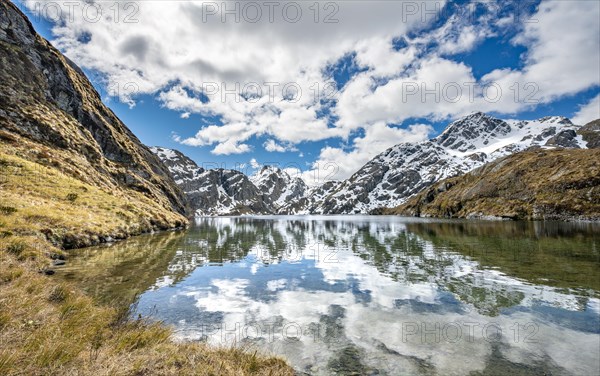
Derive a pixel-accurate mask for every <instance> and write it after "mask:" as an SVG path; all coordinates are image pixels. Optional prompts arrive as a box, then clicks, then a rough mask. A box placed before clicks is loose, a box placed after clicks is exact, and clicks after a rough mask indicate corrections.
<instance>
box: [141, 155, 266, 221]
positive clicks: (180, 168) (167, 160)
mask: <svg viewBox="0 0 600 376" xmlns="http://www.w3.org/2000/svg"><path fill="white" fill-rule="evenodd" d="M151 150H152V152H154V153H155V154H156V155H157V156H158V157H159V158H160V159H161V160H162V161H163V163H164V164H165V165H166V166H167V167H168V168H169V171H170V172H171V175H172V176H173V179H174V180H175V182H176V183H177V185H179V187H180V188H181V189H182V190H183V193H184V194H185V195H186V197H187V198H188V201H189V204H190V206H191V207H192V209H193V210H194V211H195V214H196V215H197V216H214V215H240V214H271V213H273V210H272V208H271V206H270V205H268V203H267V202H265V201H264V200H263V194H262V192H260V191H259V190H258V188H256V186H255V185H254V184H252V182H251V181H250V179H249V178H248V176H246V175H245V174H243V173H241V172H240V171H236V170H226V169H222V168H221V169H208V170H207V169H204V168H202V167H198V165H197V164H196V163H195V162H194V161H192V160H191V159H189V158H188V157H186V156H185V155H183V154H182V153H181V152H179V151H177V150H172V149H167V148H161V147H153V148H151Z"/></svg>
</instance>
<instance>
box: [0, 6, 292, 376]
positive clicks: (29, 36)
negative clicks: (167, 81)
mask: <svg viewBox="0 0 600 376" xmlns="http://www.w3.org/2000/svg"><path fill="white" fill-rule="evenodd" d="M186 214H187V207H186V204H185V201H184V198H183V195H182V193H181V191H180V189H179V188H178V187H177V186H176V185H175V183H174V182H173V180H172V178H171V177H170V176H169V174H168V170H167V169H166V167H165V166H164V165H163V164H162V163H161V162H160V161H159V160H158V158H156V156H154V154H152V153H151V152H150V150H149V149H148V148H147V147H145V146H144V145H142V144H141V143H140V142H139V140H138V139H137V138H136V137H135V136H134V135H133V134H132V133H131V132H130V131H129V130H128V129H127V128H126V127H125V125H123V123H122V122H121V121H120V120H119V119H118V118H117V117H116V116H115V115H114V114H113V113H112V112H111V111H110V110H109V109H108V108H107V107H105V106H104V105H103V104H102V102H101V100H100V97H99V95H98V93H97V92H96V91H95V90H94V89H93V87H92V85H91V84H90V82H89V81H88V80H87V79H86V77H85V76H84V75H83V73H82V72H81V71H80V70H79V69H78V68H77V67H76V66H75V65H74V64H73V63H71V62H70V61H68V60H67V59H66V58H65V57H64V56H62V55H61V54H60V53H59V52H58V51H57V50H56V49H54V48H53V47H52V46H51V45H50V44H49V43H48V42H47V41H45V40H44V39H43V38H41V37H40V36H38V35H37V34H36V33H35V31H34V30H33V28H32V26H31V24H30V23H29V21H28V20H27V19H26V17H25V16H24V15H23V14H22V13H21V12H20V11H19V10H18V9H17V8H16V7H15V6H14V5H13V4H12V3H10V2H8V1H6V0H0V374H1V375H47V374H52V375H58V374H61V375H63V374H64V375H74V374H78V375H125V374H127V375H132V374H139V375H142V374H165V375H169V374H172V375H178V374H199V375H250V374H265V375H269V374H272V375H277V374H282V375H286V374H291V371H290V369H289V368H288V367H287V366H286V365H285V363H284V362H283V361H282V360H279V359H275V358H266V357H262V356H259V355H256V354H254V355H253V354H252V353H248V352H242V351H240V350H239V349H217V348H209V347H207V346H205V345H202V344H175V343H173V342H172V341H171V340H170V339H171V332H170V329H169V328H166V327H163V326H162V325H160V324H152V323H148V322H145V321H143V320H133V321H132V320H129V319H128V315H127V309H126V308H127V304H125V305H124V306H125V309H120V308H118V307H111V306H106V305H100V304H99V303H98V302H96V301H94V300H92V299H91V298H90V297H87V296H85V295H84V294H83V293H82V292H81V291H80V290H79V287H78V286H77V285H75V284H70V283H64V282H63V283H61V282H59V281H57V280H55V279H54V278H53V277H52V272H53V271H52V268H53V267H55V265H58V264H60V263H63V262H64V261H63V260H62V259H64V257H65V255H64V252H63V250H64V249H66V248H77V247H83V246H87V245H92V244H97V243H101V242H108V241H112V240H116V239H123V238H126V237H128V236H131V235H137V234H140V233H143V232H149V231H153V230H164V229H169V228H176V227H180V226H185V225H186V224H187V218H186V217H185V215H186ZM66 262H67V263H68V262H69V260H67V261H66Z"/></svg>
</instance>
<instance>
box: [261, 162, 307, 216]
mask: <svg viewBox="0 0 600 376" xmlns="http://www.w3.org/2000/svg"><path fill="white" fill-rule="evenodd" d="M250 181H252V183H254V185H255V186H256V187H257V188H258V189H259V190H260V191H261V192H262V193H263V195H264V196H265V201H268V202H270V203H271V204H272V206H273V210H274V211H275V212H278V211H279V209H280V208H282V207H283V206H285V205H291V204H293V203H295V202H296V201H297V200H298V199H300V198H302V197H304V196H305V195H306V194H307V192H308V186H307V185H306V183H305V182H304V180H302V179H301V178H300V177H295V178H292V177H291V176H290V175H289V174H288V173H286V172H285V171H283V170H281V169H280V168H277V167H275V166H263V167H262V168H261V169H260V170H259V171H258V172H257V173H256V174H254V175H252V176H251V177H250Z"/></svg>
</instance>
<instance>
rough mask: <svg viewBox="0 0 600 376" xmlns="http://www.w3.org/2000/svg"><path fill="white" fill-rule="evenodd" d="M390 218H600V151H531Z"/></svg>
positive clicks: (438, 190)
mask: <svg viewBox="0 0 600 376" xmlns="http://www.w3.org/2000/svg"><path fill="white" fill-rule="evenodd" d="M386 212H387V213H388V214H401V215H409V216H423V217H426V216H432V217H457V218H469V217H484V216H493V217H504V218H511V219H559V220H570V219H591V220H598V219H600V149H589V150H574V149H570V150H566V149H564V150H561V149H557V150H541V149H538V150H529V151H525V152H522V153H517V154H514V155H511V156H508V157H505V158H502V159H500V160H498V161H495V162H492V163H489V164H487V165H485V166H483V167H481V168H478V169H476V170H474V171H472V172H470V173H467V174H465V175H462V176H459V177H455V178H450V179H446V180H443V181H441V182H439V183H437V184H435V185H433V186H432V187H429V188H427V189H425V190H423V191H422V192H420V193H419V194H418V195H416V196H414V197H412V198H411V199H410V200H408V202H406V203H405V204H404V205H401V206H399V207H397V208H393V209H388V210H387V211H386Z"/></svg>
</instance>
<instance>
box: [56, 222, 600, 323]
mask: <svg viewBox="0 0 600 376" xmlns="http://www.w3.org/2000/svg"><path fill="white" fill-rule="evenodd" d="M593 226H594V225H593V224H567V223H560V224H558V223H543V222H466V221H464V222H460V221H452V222H448V221H442V222H439V221H438V222H425V221H410V222H402V221H393V220H392V221H390V220H385V219H384V218H381V217H380V218H379V219H378V218H377V217H362V218H361V217H354V218H352V219H351V220H346V219H344V218H341V217H340V218H337V217H321V218H319V220H306V219H303V218H299V217H292V218H281V217H279V218H278V217H275V218H270V219H269V218H265V219H256V218H248V217H246V218H244V217H241V218H202V219H198V220H197V226H195V227H193V228H192V229H191V230H189V231H188V232H186V233H167V234H157V235H153V236H142V237H139V238H135V239H132V240H129V241H126V242H123V243H119V244H114V245H112V246H110V247H104V248H102V247H101V248H95V249H89V250H86V251H83V252H84V254H85V257H79V258H75V259H74V261H73V262H71V263H70V266H69V268H68V269H67V270H66V272H68V274H67V276H68V277H69V278H72V279H76V280H78V281H79V282H80V283H82V284H84V285H88V286H89V287H88V288H87V290H88V291H90V293H92V294H93V295H97V296H100V297H102V300H104V301H106V300H114V299H115V297H117V296H119V295H121V294H124V295H125V296H123V298H132V297H133V295H134V292H141V291H144V290H145V289H147V288H149V287H151V286H161V285H165V284H172V283H176V282H178V281H180V280H181V279H182V278H184V277H185V276H186V275H187V274H188V273H190V272H192V271H193V270H194V269H195V268H196V267H198V266H202V265H208V264H212V265H215V264H216V265H219V264H223V263H228V262H235V261H240V260H243V259H245V258H246V257H247V256H248V255H252V256H254V257H256V258H257V259H258V260H260V261H261V262H262V263H263V264H265V265H269V264H278V263H281V262H286V261H287V262H294V261H299V260H301V259H314V260H315V262H317V263H318V264H319V265H327V264H336V263H337V262H338V261H339V260H338V258H339V255H340V254H342V253H344V252H352V254H354V255H356V256H358V257H360V259H362V260H364V262H365V263H366V264H367V265H373V266H375V267H376V268H377V270H378V271H379V272H380V273H381V274H382V275H384V276H388V277H389V278H391V279H392V280H394V281H397V282H398V283H400V284H405V285H410V284H417V283H430V284H434V285H436V286H439V287H441V288H443V289H445V290H447V291H450V292H452V293H453V294H454V295H455V296H456V297H458V298H459V299H460V300H462V301H465V302H468V303H470V304H472V305H473V306H475V307H476V308H477V309H479V310H480V311H482V313H484V312H485V313H487V314H491V315H495V314H497V313H498V309H501V308H502V307H511V306H514V305H517V304H520V303H522V302H523V300H524V299H530V300H531V299H535V300H537V299H542V300H543V299H553V295H552V294H559V295H562V294H560V293H561V292H565V293H568V292H569V291H571V290H576V292H577V295H579V296H584V297H585V296H586V295H591V296H595V297H597V296H598V291H599V290H600V281H598V278H597V272H598V270H599V269H598V266H599V265H600V253H599V252H600V250H598V249H597V245H596V241H595V237H594V231H593V230H594V229H593ZM80 252H81V251H80ZM77 269H78V270H85V272H84V273H78V272H76V271H75V270H77ZM509 276H510V277H513V278H517V279H518V280H517V281H513V280H511V278H510V277H509ZM508 280H511V284H507V283H506V282H507V281H508ZM529 283H534V284H541V285H547V286H552V287H556V289H550V291H549V289H547V288H546V289H543V292H542V291H541V289H535V288H531V286H530V287H524V286H523V285H524V284H529ZM536 291H537V292H536ZM532 294H533V295H532ZM526 295H529V296H528V297H527V296H526ZM542 295H544V296H542ZM585 303H586V300H585V299H583V298H580V299H578V300H576V301H572V302H571V303H570V304H574V305H575V306H577V307H579V308H581V307H584V306H585Z"/></svg>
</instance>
